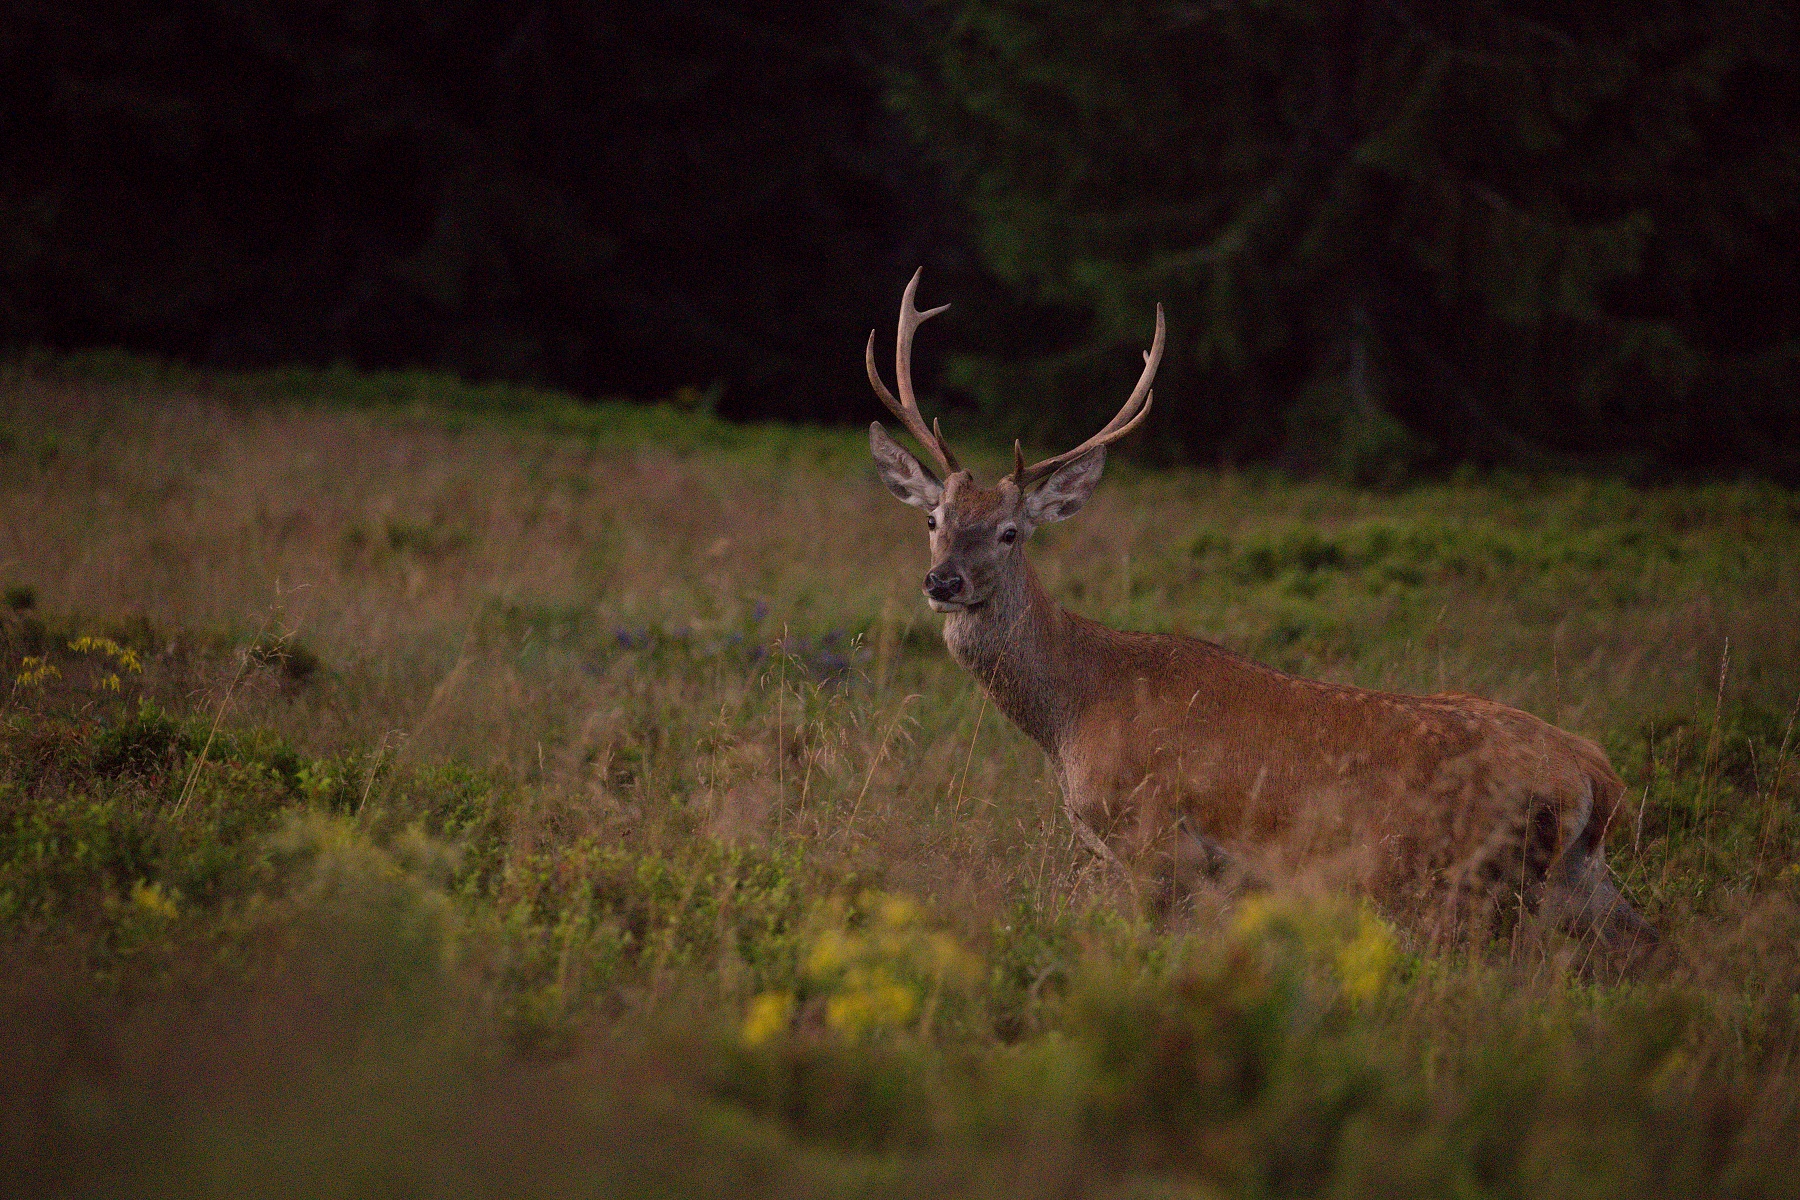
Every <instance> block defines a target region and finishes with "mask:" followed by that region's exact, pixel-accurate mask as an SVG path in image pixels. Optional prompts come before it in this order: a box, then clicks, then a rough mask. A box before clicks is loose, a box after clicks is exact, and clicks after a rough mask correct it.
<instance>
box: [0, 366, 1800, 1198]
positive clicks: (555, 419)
mask: <svg viewBox="0 0 1800 1200" xmlns="http://www.w3.org/2000/svg"><path fill="white" fill-rule="evenodd" d="M864 446H865V443H864V442H863V439H862V438H861V435H860V434H858V433H854V432H839V431H830V430H791V429H781V428H742V427H733V426H729V425H724V424H723V423H720V422H718V421H716V420H713V419H712V418H711V417H709V416H707V415H706V414H705V413H704V412H703V411H699V410H690V411H682V410H680V409H677V408H672V407H662V408H643V407H634V406H625V405H607V406H598V407H593V408H584V407H582V406H578V405H576V404H574V403H573V402H572V401H569V400H567V399H566V398H562V397H557V396H555V395H551V394H546V393H536V392H529V391H526V390H523V389H508V388H498V387H496V388H470V387H466V386H463V385H460V384H457V383H455V382H454V381H449V380H444V379H442V378H439V377H432V376H425V375H391V376H360V375H356V374H355V373H351V372H342V371H340V372H310V373H285V374H278V375H264V376H239V377H227V376H205V375H198V374H194V373H191V372H183V371H180V370H178V369H176V368H171V367H167V366H165V365H157V364H145V363H143V362H142V361H141V360H133V359H122V358H110V359H94V360H87V361H77V362H70V361H67V360H64V361H59V362H55V363H47V362H38V363H23V364H14V365H13V366H12V367H10V368H8V369H7V370H6V371H5V372H4V374H3V375H0V589H3V595H4V608H3V609H0V754H3V758H0V936H3V937H4V938H5V940H6V944H7V954H8V962H9V964H10V965H11V966H12V969H11V970H10V971H8V972H7V977H6V979H5V980H4V982H3V983H0V1033H3V1034H4V1048H3V1050H0V1053H4V1055H5V1056H6V1058H7V1059H8V1060H10V1061H8V1062H6V1063H4V1064H0V1068H3V1069H0V1114H3V1115H0V1155H4V1158H5V1160H6V1166H5V1169H6V1171H7V1174H8V1176H9V1177H11V1178H16V1179H20V1180H23V1181H27V1182H28V1183H29V1184H30V1185H31V1189H30V1190H33V1191H35V1192H38V1193H40V1194H68V1195H75V1194H121V1193H124V1192H127V1191H130V1192H134V1193H139V1194H157V1193H170V1194H182V1195H195V1194H212V1193H218V1194H232V1195H243V1194H295V1193H303V1194H308V1195H327V1194H345V1195H359V1196H360V1195H371V1194H395V1195H400V1194H406V1195H411V1194H433V1195H464V1194H467V1195H479V1194H491V1193H505V1194H509V1195H510V1194H532V1195H540V1194H541V1195H565V1194H567V1195H577V1194H601V1195H641V1194H666V1195H680V1194H718V1193H720V1192H733V1193H735V1192H743V1193H746V1194H750V1193H756V1194H784V1195H787V1194H795V1195H813V1194H817V1195H842V1194H846V1193H868V1194H879V1195H905V1194H926V1193H937V1194H945V1193H949V1194H957V1195H980V1194H987V1193H990V1192H991V1193H994V1194H1010V1195H1039V1194H1042V1195H1090V1194H1113V1195H1141V1196H1151V1195H1158V1196H1162V1195H1246V1196H1260V1195H1395V1194H1420V1195H1439V1194H1459V1195H1495V1196H1513V1195H1520V1196H1525V1195H1530V1196H1539V1195H1545V1196H1548V1195H1563V1194H1568V1195H1582V1196H1594V1195H1638V1194H1650V1193H1659V1194H1702V1193H1704V1194H1721V1195H1744V1196H1752V1195H1777V1194H1782V1195H1791V1194H1794V1193H1795V1192H1796V1190H1800V1169H1796V1167H1795V1165H1794V1164H1793V1162H1792V1161H1791V1159H1792V1155H1791V1149H1790V1147H1791V1145H1792V1144H1793V1142H1794V1139H1795V1137H1796V1135H1797V1134H1800V1111H1797V1109H1796V1103H1797V1093H1796V1083H1797V1082H1800V1081H1797V1079H1796V1073H1797V1071H1800V1066H1797V1064H1796V1063H1795V1061H1794V1051H1795V1048H1796V1038H1797V1036H1800V998H1797V997H1800V947H1797V944H1796V942H1797V939H1800V865H1797V864H1800V852H1797V849H1796V837H1797V835H1800V818H1797V817H1796V812H1795V809H1796V805H1795V798H1796V795H1797V794H1800V780H1797V777H1800V765H1797V764H1795V762H1794V761H1793V760H1794V759H1795V758H1796V757H1800V745H1797V744H1796V737H1795V728H1794V716H1795V711H1796V703H1797V702H1800V633H1797V631H1796V624H1795V621H1794V619H1793V613H1794V612H1795V611H1796V608H1797V602H1800V595H1797V594H1796V593H1797V591H1800V573H1797V571H1796V568H1797V567H1800V561H1797V560H1800V537H1797V536H1796V535H1797V534H1800V496H1796V495H1794V494H1793V493H1790V492H1785V491H1781V490H1779V489H1774V488H1770V487H1767V486H1764V485H1757V484H1736V485H1725V484H1721V485H1713V486H1708V487H1692V488H1671V489H1659V490H1640V489H1632V488H1627V487H1625V486H1623V485H1618V484H1614V483H1608V482H1604V481H1595V480H1582V479H1551V480H1543V479H1537V480H1533V479H1524V478H1513V477H1494V478H1481V479H1477V478H1469V479H1460V480H1457V481H1451V482H1444V483H1439V484H1433V485H1427V486H1419V487H1415V488H1410V489H1407V490H1404V491H1399V492H1392V493H1372V492H1366V491H1355V490H1347V489H1344V488H1340V487H1336V486H1333V485H1329V484H1322V483H1299V482H1293V481H1288V480H1283V479H1280V478H1278V477H1275V476H1268V475H1261V474H1254V473H1194V472H1183V473H1156V472H1147V471H1141V470H1133V469H1131V468H1130V467H1129V466H1128V465H1124V464H1120V465H1118V466H1116V467H1109V477H1108V479H1107V481H1106V482H1105V483H1104V484H1103V485H1102V487H1101V489H1100V492H1099V493H1098V495H1097V497H1096V499H1095V500H1094V501H1093V502H1092V504H1090V506H1089V507H1088V508H1087V509H1086V510H1084V511H1083V513H1082V514H1081V515H1080V516H1079V517H1077V518H1076V519H1075V520H1074V521H1072V522H1070V523H1069V524H1067V525H1065V526H1058V527H1055V528H1052V529H1048V530H1045V531H1043V533H1041V534H1040V535H1039V536H1038V538H1037V543H1038V544H1037V545H1036V546H1034V549H1033V557H1034V562H1035V563H1036V565H1037V567H1038V569H1039V571H1040V573H1041V574H1042V576H1043V578H1044V579H1045V582H1046V583H1047V585H1048V586H1049V587H1050V588H1051V589H1052V591H1053V592H1055V593H1056V594H1057V595H1058V596H1059V597H1060V598H1062V599H1063V600H1064V601H1065V602H1066V603H1068V604H1070V605H1071V606H1072V607H1074V608H1076V609H1078V610H1079V611H1082V612H1084V613H1086V614H1088V615H1091V616H1094V617H1096V618H1099V619H1101V620H1105V621H1108V622H1110V623H1113V624H1116V625H1120V626H1126V627H1133V628H1145V629H1162V630H1182V631H1186V632H1190V633H1195V634H1199V635H1202V636H1207V637H1211V638H1213V639H1215V640H1218V641H1221V642H1223V643H1224V644H1226V645H1228V646H1230V647H1232V648H1234V649H1238V650H1241V651H1243V652H1245V653H1248V654H1250V655H1252V656H1254V657H1257V658H1259V659H1262V660H1264V661H1267V662H1271V663H1273V664H1275V665H1277V666H1280V667H1283V668H1286V669H1289V670H1293V671H1297V672H1300V673H1304V674H1307V675H1313V676H1317V677H1321V678H1327V679H1333V680H1339V681H1344V682H1353V683H1358V684H1363V685H1367V686H1375V687H1382V688H1390V689H1395V690H1402V691H1436V690H1442V689H1448V690H1456V691H1467V692H1474V693H1477V694H1482V695H1486V696H1490V697H1492V698H1495V699H1498V700H1502V701H1506V702H1508V703H1512V704H1517V705H1520V706H1521V707H1524V708H1526V709H1528V710H1530V711H1532V712H1535V713H1537V714H1539V715H1541V716H1543V717H1545V718H1547V719H1549V720H1552V721H1555V722H1557V723H1558V724H1561V725H1564V726H1565V727H1567V728H1570V729H1573V730H1576V731H1578V732H1582V733H1586V734H1589V735H1590V736H1593V737H1596V738H1597V739H1599V740H1600V741H1601V742H1602V743H1603V744H1604V745H1605V746H1606V747H1607V749H1608V751H1609V752H1610V753H1611V755H1612V757H1613V760H1614V762H1615V764H1616V765H1617V766H1618V767H1619V769H1620V771H1621V773H1622V774H1623V775H1624V776H1625V778H1626V782H1627V785H1628V788H1629V793H1628V795H1629V802H1628V807H1629V810H1630V812H1629V820H1627V821H1625V822H1622V823H1620V824H1619V825H1617V826H1616V827H1615V828H1614V829H1613V830H1612V832H1611V838H1610V842H1609V857H1610V859H1611V861H1612V862H1613V864H1614V867H1615V869H1616V871H1617V873H1618V874H1619V876H1620V878H1621V880H1622V882H1623V883H1624V885H1625V887H1626V888H1627V890H1628V891H1629V892H1630V893H1631V894H1632V896H1633V898H1634V899H1635V900H1636V901H1637V902H1638V903H1639V905H1640V907H1641V908H1642V909H1643V910H1644V911H1645V912H1646V914H1647V915H1648V916H1649V917H1650V918H1651V919H1652V920H1653V921H1654V922H1655V923H1656V924H1657V925H1658V926H1659V927H1660V928H1661V929H1662V930H1663V931H1664V932H1665V933H1666V935H1667V938H1668V942H1669V943H1670V950H1669V952H1668V953H1667V955H1666V956H1665V957H1664V958H1663V959H1661V960H1659V961H1658V962H1657V963H1656V964H1654V965H1653V966H1652V967H1651V968H1648V969H1646V970H1644V971H1642V972H1640V973H1638V974H1636V975H1631V976H1625V977H1621V976H1619V975H1617V974H1615V973H1612V972H1610V971H1607V970H1601V969H1598V968H1596V967H1595V965H1594V964H1592V962H1591V961H1590V960H1588V959H1587V957H1586V956H1585V955H1584V954H1583V953H1582V952H1581V951H1582V948H1580V947H1577V946H1570V945H1567V944H1564V943H1561V942H1559V941H1558V940H1557V939H1555V938H1553V937H1550V938H1535V939H1523V940H1515V941H1512V942H1509V943H1507V944H1502V945H1497V946H1494V947H1490V948H1487V949H1485V950H1482V951H1478V952H1473V953H1467V954H1458V955H1452V956H1443V955H1433V954H1429V953H1426V952H1425V950H1424V949H1423V948H1422V947H1420V946H1419V945H1417V944H1416V943H1415V942H1414V940H1413V939H1412V938H1411V936H1410V935H1409V933H1408V931H1406V930H1404V929H1396V928H1394V927H1393V926H1391V925H1389V924H1388V923H1387V922H1386V921H1384V920H1383V919H1382V918H1381V917H1380V915H1379V914H1378V913H1376V912H1374V911H1373V910H1371V909H1368V908H1367V907H1365V906H1362V905H1361V904H1360V903H1359V902H1358V901H1357V900H1355V899H1354V898H1349V897H1334V896H1318V895H1288V894H1282V893H1277V894H1275V895H1271V896H1262V897H1256V898H1253V899H1251V900H1248V901H1244V902H1241V903H1239V904H1236V905H1234V906H1230V907H1227V908H1224V909H1220V910H1211V909H1209V910H1207V911H1205V912H1197V913H1193V914H1190V915H1187V916H1184V917H1179V918H1177V919H1175V920H1173V921H1172V922H1170V923H1167V924H1164V925H1160V926H1152V925H1148V924H1146V923H1145V922H1143V921H1142V920H1141V919H1139V917H1138V916H1137V914H1136V913H1135V911H1134V910H1133V908H1132V907H1131V905H1130V904H1129V903H1128V901H1127V898H1126V896H1125V895H1124V894H1123V889H1122V887H1121V883H1120V881H1119V880H1117V879H1116V878H1113V877H1111V876H1110V875H1109V874H1108V872H1107V871H1106V870H1105V869H1103V868H1102V867H1101V866H1100V865H1099V864H1097V863H1096V862H1095V861H1094V860H1092V858H1091V857H1090V856H1088V855H1087V854H1086V852H1085V851H1084V850H1083V849H1082V847H1081V844H1080V842H1079V841H1078V840H1077V839H1076V837H1075V836H1074V831H1073V830H1072V829H1071V828H1070V827H1069V826H1068V824H1067V820H1066V818H1065V817H1064V816H1063V815H1062V810H1061V806H1060V804H1059V803H1058V801H1057V797H1056V793H1055V787H1054V784H1053V783H1052V781H1051V780H1050V778H1049V776H1048V773H1047V771H1046V767H1045V763H1044V760H1043V757H1042V755H1041V753H1040V752H1039V751H1038V750H1037V749H1036V747H1034V746H1032V745H1031V744H1030V743H1029V742H1028V741H1027V740H1026V739H1025V738H1024V737H1023V736H1022V735H1020V734H1019V733H1018V732H1017V731H1016V730H1014V729H1012V728H1011V727H1010V726H1008V725H1007V724H1006V723H1005V722H1004V721H1003V720H1002V719H1000V718H999V717H998V715H997V714H996V713H995V712H994V711H993V710H992V708H991V706H989V705H988V704H986V703H985V702H984V701H983V700H982V698H981V696H980V694H979V692H978V691H977V690H976V688H975V687H974V685H973V683H972V681H971V680H970V679H969V678H968V677H967V676H966V675H965V674H964V673H963V672H962V671H961V670H960V669H959V668H958V667H956V665H955V664H954V663H953V662H951V661H950V660H949V658H948V656H947V654H946V653H945V651H944V649H943V646H942V643H941V641H940V640H939V636H938V631H937V627H936V618H934V617H932V616H931V614H929V613H928V612H927V611H926V610H925V609H924V607H923V605H922V603H921V602H920V599H919V595H918V577H919V575H920V574H921V572H922V571H923V568H924V566H925V565H926V564H925V562H924V549H923V543H924V534H923V530H922V527H921V526H922V523H921V522H920V521H919V520H918V519H917V517H916V514H914V513H913V512H912V511H911V510H909V509H906V508H904V507H903V506H900V505H898V504H895V503H894V502H893V501H892V499H891V498H890V497H889V496H888V495H887V494H886V492H885V490H884V489H882V488H881V487H880V485H879V484H878V483H877V481H876V480H875V478H874V473H873V471H872V469H871V468H870V466H869V464H868V462H867V458H866V449H865V448H864ZM973 457H974V458H975V459H976V465H977V468H978V469H980V468H981V467H982V466H983V465H986V466H988V467H989V468H990V469H991V468H992V467H993V466H995V465H997V464H998V463H999V461H1000V459H999V455H998V454H997V453H996V452H994V450H993V448H988V449H987V450H986V451H984V450H983V449H982V448H981V447H980V446H979V445H977V448H976V451H975V454H974V455H973Z"/></svg>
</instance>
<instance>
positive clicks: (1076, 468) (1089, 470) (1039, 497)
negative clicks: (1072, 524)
mask: <svg viewBox="0 0 1800 1200" xmlns="http://www.w3.org/2000/svg"><path fill="white" fill-rule="evenodd" d="M1105 468H1106V447H1105V446H1095V447H1094V448H1093V449H1092V450H1089V451H1088V452H1087V453H1085V454H1083V455H1082V456H1081V457H1080V458H1076V459H1072V460H1071V461H1069V462H1066V463H1064V464H1063V465H1062V466H1060V467H1058V468H1056V471H1055V473H1054V474H1052V475H1051V476H1050V478H1048V479H1046V480H1044V483H1043V486H1042V487H1040V488H1038V490H1037V491H1035V492H1032V493H1030V494H1029V495H1027V496H1026V497H1025V516H1026V518H1027V519H1028V520H1030V522H1031V523H1032V524H1033V525H1048V524H1050V522H1052V521H1061V520H1063V519H1064V518H1067V517H1072V516H1074V515H1075V512H1076V510H1077V509H1079V508H1080V507H1081V506H1082V505H1083V504H1086V503H1087V498H1088V497H1089V496H1091V495H1093V494H1094V488H1095V487H1097V486H1098V485H1099V483H1100V472H1101V471H1103V470H1105Z"/></svg>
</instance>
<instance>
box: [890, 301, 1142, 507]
mask: <svg viewBox="0 0 1800 1200" xmlns="http://www.w3.org/2000/svg"><path fill="white" fill-rule="evenodd" d="M924 273H925V268H924V267H920V268H919V269H918V270H917V271H914V272H913V277H912V282H911V283H909V284H907V285H906V295H904V296H902V297H901V298H900V336H899V337H898V338H897V339H896V340H895V342H894V382H895V383H896V384H897V385H898V386H899V388H900V399H898V400H896V399H894V393H892V392H890V391H888V390H887V385H886V384H884V383H882V382H881V372H880V371H877V370H876V369H875V331H874V330H873V329H871V330H870V331H869V348H868V349H867V350H866V351H865V352H864V354H863V361H864V363H865V364H866V365H867V366H868V368H869V382H870V383H872V384H874V385H875V394H876V395H877V396H880V397H881V402H882V403H883V404H885V405H887V406H888V409H889V410H890V411H891V412H892V413H893V414H894V415H895V416H896V417H899V418H900V423H901V424H903V425H905V426H906V428H907V430H908V431H909V432H910V433H911V434H912V435H913V437H915V438H917V439H918V440H919V444H920V445H921V446H924V447H925V449H927V450H929V451H930V452H931V456H932V457H933V458H935V459H937V460H938V465H939V466H941V467H943V468H944V473H945V474H946V475H951V474H955V473H956V472H957V471H960V470H962V467H961V466H960V465H958V463H957V461H956V455H954V454H952V453H951V452H950V443H949V442H947V441H945V440H944V431H943V430H941V429H939V428H938V423H937V422H936V421H933V422H932V423H931V425H930V427H927V426H926V424H925V418H924V417H922V416H920V415H919V401H918V399H917V398H916V397H915V396H914V395H913V383H912V343H913V334H914V333H916V332H918V329H919V326H920V325H923V324H924V323H925V322H926V321H929V320H930V319H931V318H932V317H935V316H937V315H938V314H939V313H941V312H943V311H944V310H945V309H946V308H949V307H950V306H949V305H948V304H941V305H939V306H938V307H936V308H932V309H927V310H926V311H924V312H920V311H919V310H918V309H916V308H914V307H913V294H914V293H915V292H917V291H918V290H919V276H921V275H923V274H924ZM1161 345H1162V343H1161V341H1160V340H1159V341H1158V342H1157V346H1158V347H1159V348H1160V347H1161Z"/></svg>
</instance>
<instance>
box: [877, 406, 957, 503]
mask: <svg viewBox="0 0 1800 1200" xmlns="http://www.w3.org/2000/svg"><path fill="white" fill-rule="evenodd" d="M869 452H870V453H871V454H873V455H874V456H875V470H876V471H877V472H879V473H880V475H881V482H883V483H885V484H887V490H888V491H890V492H892V493H894V495H896V496H898V497H900V499H902V500H904V501H905V502H906V503H908V504H910V505H912V506H913V507H914V508H922V509H924V510H925V511H927V512H930V511H931V510H932V509H934V508H936V507H937V506H938V501H939V500H942V499H943V498H944V485H943V484H941V483H939V482H938V478H937V476H936V475H933V474H932V473H931V472H930V471H927V470H926V469H925V468H924V467H923V466H921V465H920V464H919V460H918V459H916V458H914V457H913V456H912V455H911V454H908V453H907V452H906V450H905V448H904V447H902V446H901V445H900V443H899V442H896V441H895V440H894V439H893V438H891V437H889V436H888V432H887V430H885V429H883V428H882V427H881V422H880V421H876V422H874V423H873V424H871V425H870V426H869Z"/></svg>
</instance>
